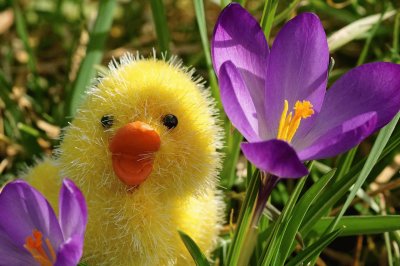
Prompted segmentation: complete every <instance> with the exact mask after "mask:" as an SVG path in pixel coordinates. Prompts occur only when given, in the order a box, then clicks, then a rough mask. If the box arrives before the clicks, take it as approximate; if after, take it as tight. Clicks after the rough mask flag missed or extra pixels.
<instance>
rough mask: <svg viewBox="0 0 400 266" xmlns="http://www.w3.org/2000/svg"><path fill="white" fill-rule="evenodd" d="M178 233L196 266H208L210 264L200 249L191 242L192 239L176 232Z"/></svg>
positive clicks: (180, 232)
mask: <svg viewBox="0 0 400 266" xmlns="http://www.w3.org/2000/svg"><path fill="white" fill-rule="evenodd" d="M178 233H179V235H180V237H181V239H182V241H183V243H184V244H185V246H186V248H187V249H188V250H189V253H190V255H192V258H193V260H194V262H195V263H196V265H197V266H209V265H210V263H209V262H208V260H207V257H206V256H205V255H204V254H203V252H201V250H200V248H199V247H198V246H197V244H196V243H195V242H194V241H193V239H192V238H191V237H190V236H188V235H187V234H185V233H184V232H182V231H179V230H178Z"/></svg>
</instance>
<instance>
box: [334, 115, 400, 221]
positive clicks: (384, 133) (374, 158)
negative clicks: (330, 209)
mask: <svg viewBox="0 0 400 266" xmlns="http://www.w3.org/2000/svg"><path fill="white" fill-rule="evenodd" d="M399 118H400V113H398V114H397V115H396V117H395V118H394V119H393V120H392V121H391V122H390V123H389V124H388V125H386V126H385V127H384V128H383V129H382V130H381V132H379V135H378V137H377V139H376V141H375V143H374V146H373V147H372V150H371V153H370V154H369V156H368V158H367V161H366V162H365V165H364V167H363V168H362V170H361V172H360V175H359V176H358V178H357V181H356V183H355V184H354V186H353V188H352V189H351V191H350V195H349V196H348V197H347V199H346V202H345V203H344V205H343V208H342V210H341V211H340V213H339V215H338V216H337V217H336V219H335V220H334V222H332V227H331V228H336V226H337V223H338V222H339V221H340V219H341V218H342V216H343V215H344V213H345V212H346V210H347V208H348V207H349V206H350V203H351V202H352V201H353V199H354V197H355V196H356V193H357V191H358V189H359V188H361V186H362V184H364V182H365V180H366V179H367V177H368V175H369V173H370V172H371V170H372V168H373V167H374V166H375V164H376V163H377V162H378V159H379V157H380V155H381V154H382V152H383V149H384V148H385V146H386V144H387V143H388V141H389V138H390V136H391V135H392V133H393V130H394V129H395V127H396V125H397V122H398V121H399Z"/></svg>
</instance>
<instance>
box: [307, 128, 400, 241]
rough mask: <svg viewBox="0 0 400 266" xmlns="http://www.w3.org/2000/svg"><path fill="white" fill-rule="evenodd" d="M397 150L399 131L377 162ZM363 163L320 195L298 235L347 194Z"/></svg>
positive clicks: (308, 229) (310, 226) (399, 137)
mask: <svg viewBox="0 0 400 266" xmlns="http://www.w3.org/2000/svg"><path fill="white" fill-rule="evenodd" d="M398 148H400V131H399V132H397V133H396V134H395V135H394V136H393V137H392V138H391V141H390V143H389V144H388V146H387V147H386V148H385V149H384V151H383V152H382V154H381V156H380V158H379V160H382V159H384V158H385V157H386V156H388V155H390V153H391V152H392V151H394V150H396V149H398ZM365 161H366V158H364V159H362V160H361V161H359V162H358V163H357V164H356V165H355V166H353V167H352V168H351V169H350V171H349V172H348V173H347V174H346V175H344V176H343V178H342V179H340V180H337V181H336V182H334V183H333V184H332V185H331V186H329V187H328V188H327V189H326V192H325V193H323V194H321V198H320V199H319V201H318V202H316V203H315V204H314V205H313V206H311V208H310V209H309V211H308V212H307V214H306V217H305V218H304V220H303V223H302V225H301V227H300V233H301V234H302V235H303V236H305V235H307V234H308V232H309V231H310V230H311V228H312V227H313V226H314V224H315V223H316V222H317V221H318V220H319V219H320V218H321V217H322V216H323V215H324V214H325V213H327V212H328V210H329V209H330V208H331V207H332V206H333V205H334V204H335V203H336V202H338V201H339V200H340V199H341V198H342V197H343V196H344V195H345V194H346V193H347V192H348V190H349V189H350V187H351V186H352V185H353V184H354V183H355V182H356V180H357V177H358V173H359V172H360V171H361V169H362V167H363V165H364V164H365ZM335 179H336V178H335Z"/></svg>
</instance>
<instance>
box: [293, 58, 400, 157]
mask: <svg viewBox="0 0 400 266" xmlns="http://www.w3.org/2000/svg"><path fill="white" fill-rule="evenodd" d="M399 77H400V65H397V64H392V63H370V64H365V65H362V66H359V67H357V68H355V69H353V70H351V71H349V72H348V73H346V74H345V75H344V76H342V77H341V78H340V79H339V80H338V81H337V82H336V83H335V84H333V86H332V88H331V89H329V90H328V92H327V94H326V97H325V102H324V105H323V107H322V110H321V112H320V114H319V115H318V117H317V119H316V121H315V124H314V127H313V128H312V129H311V130H310V132H309V134H308V135H307V136H306V137H305V138H304V139H303V141H302V143H301V146H299V147H298V148H297V151H302V150H305V149H307V150H312V149H313V146H320V147H321V145H322V146H323V145H324V142H325V140H324V139H325V138H324V137H323V136H329V135H330V136H331V137H335V136H333V135H334V132H337V131H336V130H337V128H340V127H346V123H347V125H349V124H350V123H351V122H348V121H353V122H354V123H355V125H356V126H354V130H356V131H358V134H361V133H360V132H359V131H360V130H361V129H359V127H360V126H361V125H360V121H358V119H363V120H364V121H365V123H367V122H368V123H369V124H368V125H366V126H365V128H364V130H365V132H363V133H362V134H361V135H360V136H361V137H362V139H364V138H366V137H367V136H368V135H369V134H371V133H373V132H374V131H375V130H376V129H379V128H381V127H383V126H384V125H385V124H387V123H388V122H389V121H390V120H391V119H392V118H393V117H394V116H395V115H396V114H397V112H398V111H399V106H400V93H399V92H400V79H399ZM368 113H375V114H376V123H375V126H374V128H372V129H370V127H371V125H372V124H371V123H372V121H369V120H368V119H365V114H368ZM357 117H358V119H357ZM368 131H370V132H369V134H367V133H368ZM354 134H355V133H354ZM335 138H336V137H335ZM337 138H338V139H337V141H338V144H336V145H337V146H338V147H348V146H351V147H352V146H355V145H357V144H358V143H359V142H360V141H361V140H362V139H361V140H360V139H358V138H354V139H353V143H352V145H350V144H351V143H349V142H348V141H349V140H348V138H347V137H343V140H342V141H343V142H346V144H341V143H339V142H340V134H339V136H337ZM351 147H350V148H351ZM346 150H347V148H346V149H343V148H338V149H337V150H335V151H333V150H332V151H331V152H329V156H333V155H336V154H339V153H341V152H344V151H346ZM300 153H301V154H302V158H308V159H310V158H313V159H316V158H324V157H326V156H327V154H326V153H325V152H324V153H317V154H314V155H311V154H308V155H307V156H306V155H305V152H304V151H303V152H300Z"/></svg>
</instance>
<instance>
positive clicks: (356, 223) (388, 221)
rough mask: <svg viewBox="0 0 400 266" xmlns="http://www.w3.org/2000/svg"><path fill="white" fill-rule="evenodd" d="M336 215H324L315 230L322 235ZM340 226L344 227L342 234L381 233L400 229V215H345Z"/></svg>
mask: <svg viewBox="0 0 400 266" xmlns="http://www.w3.org/2000/svg"><path fill="white" fill-rule="evenodd" d="M333 220H334V217H324V218H322V219H320V220H319V221H318V222H317V223H316V224H315V226H314V227H313V229H312V230H313V232H315V233H316V234H318V235H320V234H322V233H323V232H324V231H326V230H327V229H328V228H329V226H330V224H331V223H332V221H333ZM338 227H344V229H343V231H342V232H341V233H340V236H355V235H371V234H381V233H384V232H391V231H396V230H400V215H385V216H343V217H342V219H341V220H340V221H339V223H338Z"/></svg>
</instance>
